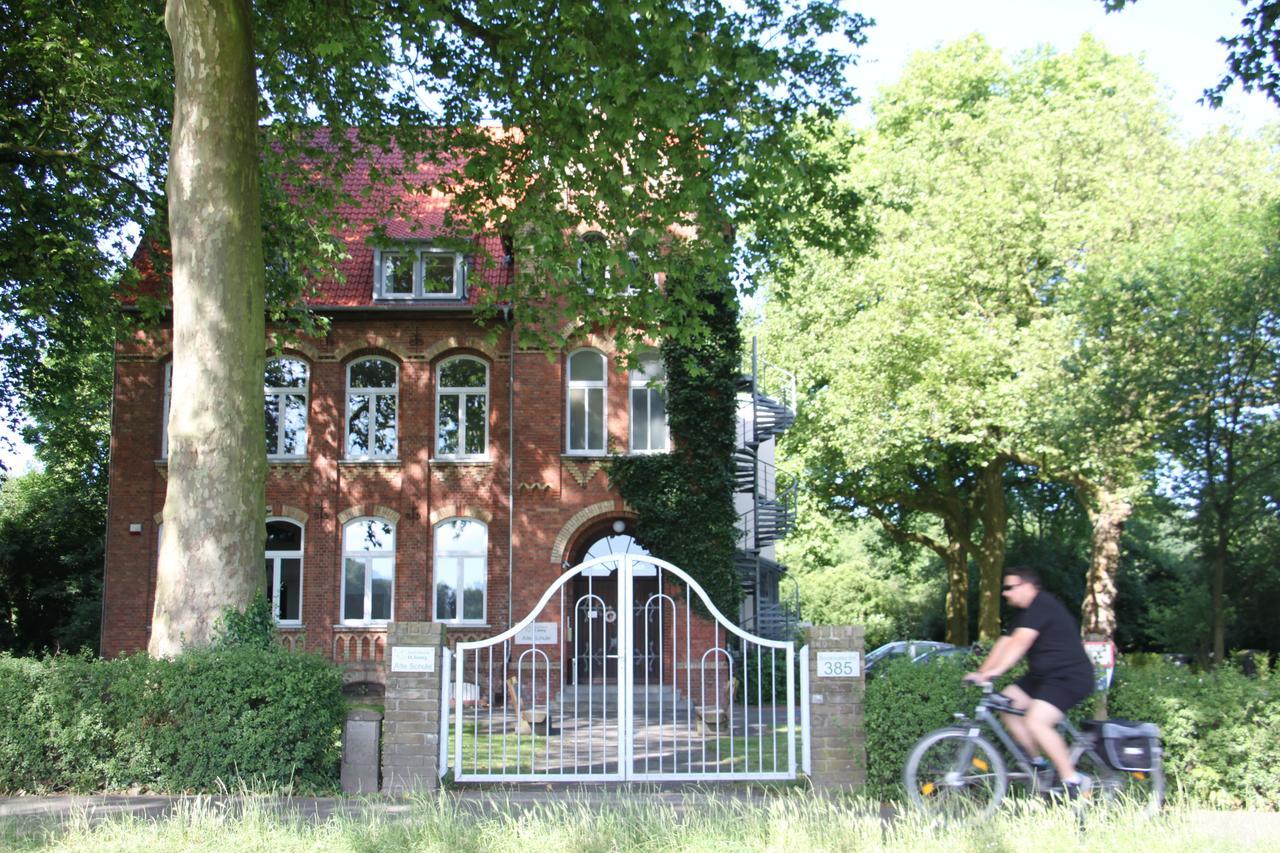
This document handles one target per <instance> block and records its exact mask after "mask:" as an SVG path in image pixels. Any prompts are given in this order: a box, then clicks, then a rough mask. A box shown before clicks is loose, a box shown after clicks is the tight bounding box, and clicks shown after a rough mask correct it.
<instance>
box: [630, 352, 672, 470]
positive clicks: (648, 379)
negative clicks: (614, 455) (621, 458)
mask: <svg viewBox="0 0 1280 853" xmlns="http://www.w3.org/2000/svg"><path fill="white" fill-rule="evenodd" d="M637 360H638V364H637V365H636V367H635V369H633V370H632V371H631V452H632V453H660V452H662V451H665V450H666V449H667V446H668V441H667V387H666V380H667V372H666V368H665V367H664V366H663V363H662V356H660V355H659V354H658V353H656V352H652V351H650V352H643V353H640V354H639V356H638V358H637Z"/></svg>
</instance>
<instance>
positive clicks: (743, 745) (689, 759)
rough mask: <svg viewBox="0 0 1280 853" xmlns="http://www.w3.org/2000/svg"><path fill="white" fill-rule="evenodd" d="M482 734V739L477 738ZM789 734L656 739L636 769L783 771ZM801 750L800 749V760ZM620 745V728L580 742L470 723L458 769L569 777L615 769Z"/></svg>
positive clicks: (641, 748)
mask: <svg viewBox="0 0 1280 853" xmlns="http://www.w3.org/2000/svg"><path fill="white" fill-rule="evenodd" d="M477 730H479V734H477ZM787 731H788V730H787V729H786V727H782V728H780V729H779V730H778V732H777V736H776V737H774V736H773V735H772V734H769V735H766V736H757V735H752V736H736V737H728V736H725V737H720V738H702V737H697V736H694V737H690V736H689V735H688V734H687V733H680V734H676V735H672V736H670V737H668V738H667V739H665V740H663V739H659V738H654V739H653V740H651V741H650V742H649V743H648V744H646V742H645V739H644V738H640V739H639V740H638V741H637V743H636V755H637V763H638V768H639V769H641V770H642V771H645V772H653V773H657V772H663V771H667V772H670V771H671V770H673V769H674V767H675V766H676V765H677V764H679V766H680V768H681V769H686V768H689V767H691V766H692V767H695V768H697V770H698V771H699V772H702V773H707V774H715V773H730V772H741V771H749V772H756V773H773V772H784V771H786V769H787V762H788V755H787ZM456 736H457V730H456V729H454V730H451V731H450V732H449V745H448V748H449V749H450V750H452V749H453V748H454V745H455V742H456V741H455V738H456ZM798 751H799V747H798V746H797V761H798V760H799V758H798ZM617 758H618V743H617V737H616V727H615V729H614V735H613V737H609V736H608V735H607V734H606V733H605V731H604V730H603V729H600V730H597V731H595V732H593V734H592V735H591V737H589V738H587V737H583V738H581V739H576V740H575V738H573V737H572V736H571V735H570V736H566V735H565V734H562V733H560V732H558V731H556V730H555V729H552V730H551V733H550V734H549V735H548V734H547V731H546V729H544V728H535V730H534V731H533V732H532V733H523V734H522V733H517V732H515V731H509V730H507V731H503V730H499V731H490V730H489V727H488V726H487V725H485V724H481V725H480V726H478V727H477V725H476V724H475V723H474V722H473V721H470V720H468V721H466V722H464V723H463V725H462V755H461V761H460V762H459V769H460V770H461V772H463V773H468V774H471V773H475V774H482V775H483V774H499V773H534V772H544V771H546V770H548V769H551V770H553V771H554V769H555V768H563V769H564V770H565V772H573V771H574V770H575V769H576V770H577V771H578V772H582V773H586V772H590V770H591V769H594V770H595V771H596V772H600V771H601V767H602V766H605V765H609V766H612V767H614V768H616V764H617Z"/></svg>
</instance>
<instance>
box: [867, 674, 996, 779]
mask: <svg viewBox="0 0 1280 853" xmlns="http://www.w3.org/2000/svg"><path fill="white" fill-rule="evenodd" d="M976 664H977V661H976V659H974V660H970V659H967V658H965V657H963V656H948V657H943V658H939V659H938V660H936V661H927V662H924V663H919V664H913V663H911V661H909V660H907V659H906V658H905V657H899V658H896V659H894V660H890V661H888V662H887V663H886V664H885V665H884V669H883V671H880V672H877V673H876V675H875V676H874V677H872V678H869V679H867V687H866V700H865V703H864V705H863V709H864V712H863V713H864V720H865V724H866V735H867V793H868V794H870V795H871V796H872V797H877V798H879V799H883V800H900V799H901V798H902V796H903V792H902V768H903V766H905V765H906V763H907V756H908V755H909V754H910V752H911V748H912V747H913V746H915V744H916V741H918V740H919V739H920V738H921V737H923V736H924V735H926V734H928V733H929V732H931V731H933V730H934V729H938V728H942V727H943V726H946V725H948V724H949V723H950V722H951V721H952V714H956V713H960V712H966V711H968V712H971V711H972V710H973V708H974V706H975V705H976V704H977V701H978V696H979V692H978V690H977V689H976V688H975V687H973V686H972V685H968V684H965V683H964V682H963V681H961V677H962V676H963V675H964V674H965V673H966V672H970V671H972V670H973V669H974V668H975V666H976ZM1008 679H1009V676H1005V678H1004V679H1001V684H1003V682H1004V681H1006V680H1008Z"/></svg>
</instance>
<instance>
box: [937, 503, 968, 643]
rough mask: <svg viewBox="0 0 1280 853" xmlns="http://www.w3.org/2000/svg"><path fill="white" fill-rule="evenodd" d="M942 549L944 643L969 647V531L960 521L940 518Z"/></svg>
mask: <svg viewBox="0 0 1280 853" xmlns="http://www.w3.org/2000/svg"><path fill="white" fill-rule="evenodd" d="M942 526H943V529H944V530H945V531H946V534H947V544H946V548H945V549H944V550H943V551H942V552H941V556H942V561H943V563H944V564H945V567H946V570H947V638H946V639H947V642H948V643H953V644H955V645H957V646H967V645H969V555H968V547H967V546H968V544H969V531H968V529H967V525H965V524H964V523H963V521H962V520H959V519H953V518H949V517H946V516H944V517H943V520H942Z"/></svg>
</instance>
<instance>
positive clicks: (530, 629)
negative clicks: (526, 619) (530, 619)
mask: <svg viewBox="0 0 1280 853" xmlns="http://www.w3.org/2000/svg"><path fill="white" fill-rule="evenodd" d="M557 624H558V623H556V622H534V623H532V624H529V625H525V626H524V627H523V628H521V629H520V630H519V631H518V632H517V633H516V645H518V646H553V645H555V643H556V637H557V631H556V627H557Z"/></svg>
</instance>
